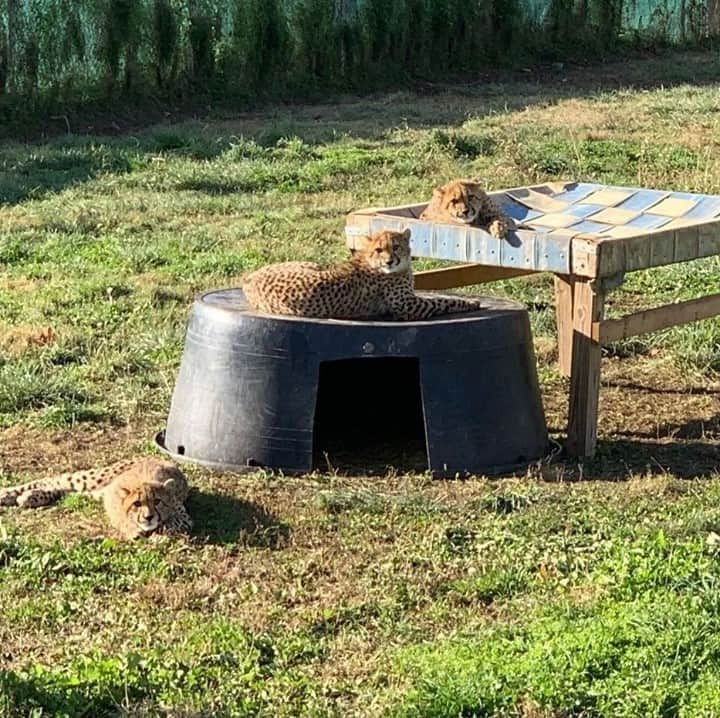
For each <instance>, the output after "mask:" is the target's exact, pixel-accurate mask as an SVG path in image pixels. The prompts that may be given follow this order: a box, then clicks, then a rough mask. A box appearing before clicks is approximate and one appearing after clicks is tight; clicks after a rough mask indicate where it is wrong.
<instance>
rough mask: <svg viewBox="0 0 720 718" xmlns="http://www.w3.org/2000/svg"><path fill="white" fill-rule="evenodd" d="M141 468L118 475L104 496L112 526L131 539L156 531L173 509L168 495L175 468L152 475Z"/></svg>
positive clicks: (161, 470) (162, 468) (165, 468)
mask: <svg viewBox="0 0 720 718" xmlns="http://www.w3.org/2000/svg"><path fill="white" fill-rule="evenodd" d="M144 468H145V467H143V466H141V467H140V468H139V469H136V470H133V471H128V472H126V473H125V474H123V475H121V476H118V478H117V479H116V480H115V481H114V482H113V484H112V486H111V487H109V490H108V493H107V494H106V495H105V497H104V503H105V509H106V511H107V513H108V515H109V517H110V520H111V523H113V525H115V526H116V528H119V529H120V530H121V532H122V533H123V534H124V535H125V537H126V538H130V539H134V538H139V537H141V536H148V535H149V534H151V533H153V532H154V531H156V530H157V529H159V528H160V527H161V526H162V525H163V524H164V522H165V520H166V518H167V517H168V515H170V514H171V513H172V510H173V503H172V496H171V492H172V490H173V487H174V483H175V478H174V474H175V473H176V472H177V469H175V467H173V466H172V465H171V464H168V465H167V466H162V467H161V468H159V469H157V468H156V469H154V471H152V472H151V471H150V469H148V470H143V469H144Z"/></svg>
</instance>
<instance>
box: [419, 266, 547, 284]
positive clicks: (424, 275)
mask: <svg viewBox="0 0 720 718" xmlns="http://www.w3.org/2000/svg"><path fill="white" fill-rule="evenodd" d="M527 274H535V272H532V271H530V270H527V269H510V268H508V267H491V266H488V265H485V264H463V265H461V266H455V267H447V268H445V269H430V270H427V271H425V272H418V273H417V274H415V275H414V279H415V289H450V288H451V287H467V286H468V285H470V284H485V283H486V282H496V281H498V280H500V279H512V278H513V277H523V276H525V275H527Z"/></svg>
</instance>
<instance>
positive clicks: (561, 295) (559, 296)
mask: <svg viewBox="0 0 720 718" xmlns="http://www.w3.org/2000/svg"><path fill="white" fill-rule="evenodd" d="M574 284H575V282H574V280H573V278H572V277H571V276H570V275H567V274H556V275H555V324H556V326H557V343H558V368H559V369H560V373H561V374H562V375H563V376H570V368H571V362H572V343H573V286H574Z"/></svg>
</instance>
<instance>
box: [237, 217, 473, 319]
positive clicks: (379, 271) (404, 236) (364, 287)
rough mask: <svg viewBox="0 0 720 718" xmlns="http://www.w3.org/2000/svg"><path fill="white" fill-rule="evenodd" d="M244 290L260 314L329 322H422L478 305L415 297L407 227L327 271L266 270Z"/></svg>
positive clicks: (289, 265) (304, 265)
mask: <svg viewBox="0 0 720 718" xmlns="http://www.w3.org/2000/svg"><path fill="white" fill-rule="evenodd" d="M243 290H244V292H245V297H246V298H247V300H248V302H249V303H250V306H252V307H253V308H254V309H256V310H257V311H261V312H265V313H267V314H289V315H293V316H303V317H316V318H325V319H369V318H378V317H384V316H390V317H392V318H393V319H400V320H420V319H428V318H429V317H433V316H436V315H438V314H450V313H454V312H467V311H471V310H473V309H478V308H479V307H480V300H478V299H471V298H469V297H467V298H464V297H441V296H427V295H426V296H421V295H418V294H415V289H414V287H413V278H412V266H411V263H410V230H409V229H407V230H405V231H404V232H390V231H382V232H377V233H375V234H374V235H372V236H371V237H369V238H368V241H367V243H366V246H365V247H364V248H363V249H360V250H356V251H355V253H354V254H353V257H352V258H351V259H350V261H348V262H344V263H342V264H336V265H334V266H331V267H328V268H322V267H320V266H319V265H317V264H313V263H311V262H286V263H284V264H272V265H269V266H267V267H263V268H262V269H259V270H258V271H256V272H253V273H252V274H250V275H248V276H247V277H246V278H245V280H244V282H243Z"/></svg>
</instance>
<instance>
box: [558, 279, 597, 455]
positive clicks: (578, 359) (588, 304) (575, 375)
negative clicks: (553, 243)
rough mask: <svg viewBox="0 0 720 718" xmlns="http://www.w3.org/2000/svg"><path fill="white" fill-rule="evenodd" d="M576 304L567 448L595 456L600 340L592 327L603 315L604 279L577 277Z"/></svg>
mask: <svg viewBox="0 0 720 718" xmlns="http://www.w3.org/2000/svg"><path fill="white" fill-rule="evenodd" d="M573 304H574V307H573V346H572V368H571V372H570V410H569V417H568V436H567V443H566V449H567V452H568V454H570V455H571V456H592V455H593V454H594V453H595V446H596V444H597V421H598V399H599V396H600V343H599V342H597V341H596V340H595V339H593V337H592V328H593V324H595V323H596V322H600V321H601V320H602V316H603V307H604V291H603V289H602V285H601V283H599V282H593V281H590V280H587V279H581V278H576V280H575V284H574V287H573Z"/></svg>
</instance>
